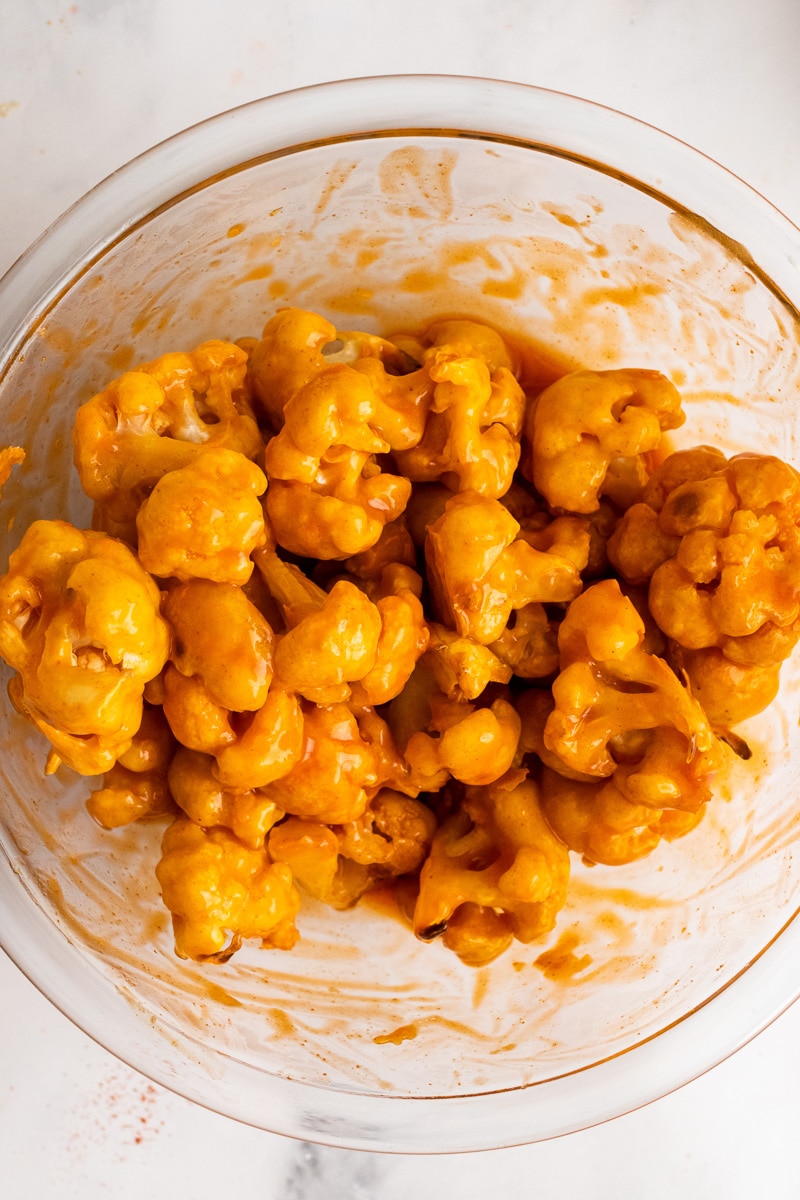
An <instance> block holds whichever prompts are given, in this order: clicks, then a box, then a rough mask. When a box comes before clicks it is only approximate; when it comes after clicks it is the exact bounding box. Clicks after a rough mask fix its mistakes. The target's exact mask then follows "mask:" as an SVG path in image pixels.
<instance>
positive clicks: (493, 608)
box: [425, 493, 589, 646]
mask: <svg viewBox="0 0 800 1200" xmlns="http://www.w3.org/2000/svg"><path fill="white" fill-rule="evenodd" d="M564 520H565V519H564V518H562V519H561V524H559V525H558V527H557V528H556V529H554V530H552V531H548V530H544V531H542V533H540V534H537V535H531V534H523V535H521V536H518V534H519V533H520V527H519V525H518V523H517V522H516V521H515V520H514V518H513V517H512V516H511V514H510V513H509V512H508V510H507V509H506V508H505V507H504V506H503V505H502V504H501V503H500V502H499V501H498V500H487V499H486V498H484V497H482V496H477V495H475V494H474V493H462V494H461V495H458V496H454V497H453V498H452V499H451V500H449V501H448V503H447V505H446V507H445V511H444V513H443V515H442V516H441V517H439V519H438V520H437V521H435V522H434V524H433V525H431V527H430V528H429V530H428V536H427V539H426V542H425V558H426V561H427V564H428V577H429V583H430V586H431V592H432V595H433V601H434V605H435V608H436V611H437V615H438V616H439V618H440V620H442V622H443V623H444V624H446V625H449V626H450V627H451V628H454V629H456V630H457V632H458V633H460V634H462V635H463V636H469V637H472V638H474V639H475V641H477V642H480V643H481V645H485V646H486V645H492V643H494V642H496V641H497V640H498V638H499V637H500V636H501V634H502V633H503V631H504V629H505V628H506V626H507V624H508V619H509V617H510V615H511V613H512V611H514V610H515V609H521V608H524V607H525V606H526V605H528V604H532V603H559V602H566V601H569V600H572V599H574V597H575V596H577V594H578V593H579V591H580V590H581V576H580V571H581V567H582V566H584V565H585V564H586V559H587V556H588V551H589V536H588V533H586V532H585V531H584V530H575V529H573V528H572V526H571V524H569V519H568V518H567V519H566V520H567V522H568V524H567V527H566V528H565V527H564ZM552 524H553V525H556V524H557V523H556V522H553V523H552ZM534 541H538V542H539V545H540V546H543V547H544V548H543V549H539V548H537V547H536V546H535V545H534V544H532V542H534Z"/></svg>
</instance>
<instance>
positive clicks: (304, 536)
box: [251, 309, 431, 559]
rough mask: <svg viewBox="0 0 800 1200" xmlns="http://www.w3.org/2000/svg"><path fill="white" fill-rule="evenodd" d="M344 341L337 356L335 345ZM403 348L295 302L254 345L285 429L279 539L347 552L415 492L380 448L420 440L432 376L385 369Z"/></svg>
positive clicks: (261, 380)
mask: <svg viewBox="0 0 800 1200" xmlns="http://www.w3.org/2000/svg"><path fill="white" fill-rule="evenodd" d="M327 346H330V347H337V350H336V352H335V353H332V354H331V355H330V356H329V357H326V355H325V354H324V353H323V350H324V349H325V348H326V347H327ZM400 357H401V356H400V352H399V351H397V350H396V349H395V348H394V347H392V346H391V344H390V343H385V342H383V341H382V340H381V339H378V338H370V337H368V336H366V335H363V336H358V335H352V334H347V333H345V334H342V335H338V334H337V331H336V329H335V328H334V327H333V326H332V325H331V324H330V323H329V322H327V321H324V320H323V319H322V318H320V317H316V316H315V315H314V314H310V313H306V312H303V311H302V310H300V309H288V310H286V311H284V312H282V313H279V314H278V315H277V316H276V317H274V318H273V320H272V321H270V322H269V323H268V324H267V326H266V328H265V329H264V333H263V335H262V339H261V342H260V343H259V344H258V345H257V346H256V348H255V349H254V351H253V356H252V363H251V378H252V380H253V386H254V389H255V392H256V395H257V396H258V397H259V399H260V401H261V403H262V404H263V406H264V408H265V409H266V410H267V412H268V413H269V414H270V417H271V419H272V421H273V423H274V424H275V426H276V427H277V428H278V432H277V433H276V435H275V436H274V437H273V438H272V439H271V440H270V441H269V443H268V445H267V450H266V457H265V464H266V469H267V473H268V475H269V477H270V480H271V481H272V486H271V488H270V491H269V494H268V497H267V511H268V513H269V517H270V521H271V523H272V526H273V528H274V531H275V536H276V538H277V540H278V542H279V544H280V545H282V546H283V547H284V548H285V549H287V550H291V551H293V552H295V553H298V554H304V555H313V556H314V557H315V558H334V559H335V558H347V557H348V556H350V555H353V554H357V553H359V551H362V550H366V549H368V548H369V547H370V546H372V545H374V543H375V542H376V541H377V540H378V538H379V536H380V533H381V530H382V528H383V526H384V525H385V524H386V522H387V521H392V520H394V519H395V518H396V517H397V516H399V514H400V513H401V512H402V511H403V509H404V508H405V506H406V503H407V501H408V497H409V494H410V491H411V488H410V485H409V482H408V480H407V479H404V478H403V477H401V476H397V475H393V474H391V473H389V472H386V471H383V470H382V469H381V467H380V466H379V465H378V462H377V459H376V455H381V454H387V453H388V452H389V451H392V450H399V449H404V448H406V447H407V446H410V445H415V444H416V442H417V441H418V440H419V438H420V437H421V435H422V423H423V420H424V410H425V407H426V401H427V397H428V393H429V391H430V387H431V385H430V381H429V380H428V379H427V377H426V376H425V375H424V373H421V372H419V371H417V372H415V373H414V374H411V375H406V377H405V378H404V377H402V376H399V375H390V374H388V373H387V369H386V366H385V365H384V362H383V358H387V359H388V360H389V361H390V362H391V363H393V365H394V366H395V368H397V366H398V364H399V361H400Z"/></svg>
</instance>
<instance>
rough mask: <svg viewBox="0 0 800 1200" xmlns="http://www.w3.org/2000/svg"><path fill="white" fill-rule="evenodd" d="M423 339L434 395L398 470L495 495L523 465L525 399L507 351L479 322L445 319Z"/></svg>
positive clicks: (415, 478)
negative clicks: (418, 436)
mask: <svg viewBox="0 0 800 1200" xmlns="http://www.w3.org/2000/svg"><path fill="white" fill-rule="evenodd" d="M424 341H425V342H426V343H427V344H428V348H427V349H426V350H425V351H424V352H423V355H422V361H423V365H424V367H425V369H426V370H427V372H428V374H429V376H430V378H431V380H432V381H433V383H434V385H435V386H434V389H433V400H432V403H431V408H430V415H429V416H428V420H427V423H426V425H425V433H424V436H423V437H422V440H421V441H420V442H419V444H418V445H417V446H415V447H413V448H411V449H409V450H404V451H402V452H399V453H398V454H397V455H396V458H397V463H398V465H399V467H400V470H401V471H402V472H403V474H404V475H405V476H406V478H407V479H410V480H412V481H413V482H424V481H434V480H441V481H442V482H443V483H444V484H445V485H446V486H447V487H448V488H449V489H450V490H451V491H453V492H467V491H468V492H477V493H478V494H479V495H482V496H486V497H489V498H491V499H496V498H497V497H498V496H502V495H503V494H504V493H505V492H507V491H508V489H509V487H510V486H511V481H512V479H513V476H514V471H515V470H516V467H517V463H518V462H519V456H520V442H519V435H520V431H521V429H522V422H523V418H524V414H525V406H526V403H527V401H526V397H525V393H524V392H523V390H522V388H521V387H520V385H519V384H518V383H517V380H516V378H515V375H514V363H513V361H512V359H511V356H510V354H509V351H508V348H507V346H506V345H505V343H504V341H503V339H502V338H501V337H500V335H499V334H498V333H495V331H494V330H493V329H489V328H488V326H486V325H480V324H478V323H477V322H475V321H442V322H439V323H437V324H435V325H434V326H432V327H431V329H430V330H428V332H427V334H426V335H425V339H424Z"/></svg>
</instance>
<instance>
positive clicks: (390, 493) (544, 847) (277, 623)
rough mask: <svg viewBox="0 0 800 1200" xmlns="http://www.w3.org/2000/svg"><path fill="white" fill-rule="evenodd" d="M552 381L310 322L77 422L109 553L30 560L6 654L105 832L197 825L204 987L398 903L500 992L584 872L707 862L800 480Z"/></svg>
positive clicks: (57, 536)
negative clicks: (151, 824) (347, 912)
mask: <svg viewBox="0 0 800 1200" xmlns="http://www.w3.org/2000/svg"><path fill="white" fill-rule="evenodd" d="M520 377H521V362H520V359H519V357H518V354H517V352H516V350H515V348H514V346H513V344H512V343H510V342H506V340H504V339H503V338H502V337H501V336H500V335H499V334H498V333H497V332H495V331H494V330H493V329H490V328H488V327H487V326H485V325H482V324H479V323H477V322H474V321H468V320H442V321H438V322H436V323H435V324H433V325H432V326H431V327H430V328H429V329H427V330H426V331H425V333H424V334H423V335H422V336H421V337H418V338H411V337H402V338H400V337H398V338H395V339H394V340H393V341H391V342H390V341H387V340H385V339H382V338H379V337H376V336H374V335H371V334H366V333H359V332H354V333H350V332H339V331H337V330H336V329H335V328H334V327H333V325H331V324H330V322H328V321H327V320H325V319H324V318H323V317H321V316H318V315H316V314H314V313H310V312H304V311H301V310H298V309H286V310H283V311H281V312H279V313H278V314H277V315H276V316H274V317H273V318H272V319H271V320H270V321H269V322H268V324H267V325H266V328H265V329H264V332H263V334H262V337H261V338H260V340H256V339H242V341H241V342H239V343H237V344H234V343H230V342H224V341H211V342H206V343H205V344H204V345H202V346H200V347H199V348H198V349H197V350H195V351H194V352H193V353H173V354H167V355H164V356H163V357H162V358H159V359H158V360H157V361H155V362H151V363H146V364H144V365H143V366H140V367H138V368H137V369H136V370H133V371H130V372H128V373H126V374H125V375H123V376H122V377H121V378H120V379H118V380H116V381H114V382H113V383H111V384H110V385H109V386H108V387H107V388H106V389H105V390H104V391H103V392H101V393H100V394H99V395H97V396H95V397H94V398H93V399H91V400H90V401H89V402H88V403H86V404H84V405H83V406H82V407H81V408H80V409H79V410H78V412H77V414H76V418H75V426H74V450H75V464H76V467H77V470H78V473H79V475H80V480H81V484H82V486H83V489H84V491H85V492H86V494H87V495H88V496H89V497H90V499H91V500H92V501H93V502H94V519H93V528H92V529H91V530H78V529H75V528H73V527H72V526H71V525H69V524H67V523H65V522H63V521H57V520H52V521H51V520H40V521H36V522H35V523H34V524H33V525H32V526H31V527H30V528H29V529H28V531H27V532H26V533H25V535H24V537H23V538H22V541H21V542H20V544H19V546H18V548H17V549H16V550H15V551H14V552H13V553H12V555H11V557H10V561H9V567H8V572H7V574H6V575H5V576H4V577H3V578H2V580H0V654H2V657H3V658H4V659H5V660H6V662H7V663H8V664H9V665H10V666H11V667H12V668H13V670H14V672H15V674H14V676H13V678H12V681H11V683H10V686H9V691H10V695H11V699H12V701H13V703H14V705H15V707H16V708H17V710H18V711H19V712H20V713H22V714H24V715H25V716H26V717H27V718H28V719H29V720H30V721H32V722H33V723H34V725H36V727H37V728H38V729H39V730H40V731H41V732H42V733H43V734H44V735H45V737H46V738H47V739H49V742H50V744H51V751H50V755H49V759H48V763H47V770H48V771H51V772H52V771H55V770H56V769H57V768H58V767H59V765H60V764H62V763H63V764H65V765H66V766H67V767H69V768H72V770H74V771H77V772H79V773H80V774H82V775H88V776H95V775H102V776H104V779H103V781H102V786H100V787H99V788H98V789H97V790H96V791H94V792H93V794H92V795H91V797H90V799H89V801H88V809H89V812H90V813H91V814H92V816H93V817H94V818H95V819H96V820H97V821H98V822H99V823H100V824H101V825H103V826H104V827H105V828H107V829H113V828H116V827H119V826H122V825H127V824H129V823H131V822H134V821H139V820H145V819H147V820H155V819H159V820H162V821H164V822H165V824H166V829H165V833H164V837H163V843H162V852H161V859H160V861H159V863H158V865H157V867H156V874H157V877H158V881H159V884H160V887H161V891H162V895H163V899H164V903H165V904H166V906H167V908H168V909H169V910H170V912H171V914H172V920H173V926H174V932H175V945H176V950H177V953H178V954H179V955H181V956H184V957H188V958H191V959H194V960H196V961H209V960H210V961H225V960H226V959H228V958H229V957H230V956H231V955H232V954H233V953H234V952H235V950H236V949H237V948H238V947H239V946H240V945H241V943H242V941H243V940H245V939H251V938H255V939H259V940H260V942H261V944H262V945H263V946H265V947H268V946H274V947H280V948H283V949H288V948H290V947H291V946H292V945H293V944H294V942H295V940H296V938H297V936H298V934H297V928H296V923H295V919H296V917H297V915H298V912H299V910H300V906H301V892H304V893H306V894H308V895H310V896H312V897H314V898H316V899H317V900H320V901H323V902H324V903H326V904H329V905H331V906H333V907H334V908H336V909H345V908H348V907H350V906H351V905H353V904H355V903H356V902H357V901H358V899H359V898H360V897H361V896H362V895H363V894H364V893H365V892H366V891H367V890H369V889H370V888H374V887H376V886H379V885H380V886H384V887H385V886H387V885H389V886H392V887H393V888H394V889H395V892H396V896H397V899H398V905H399V908H400V909H401V910H402V912H403V913H404V914H405V916H406V917H407V918H408V920H409V921H410V923H411V924H412V926H413V929H414V931H415V933H416V935H417V936H418V937H419V938H421V939H423V940H426V941H430V940H432V939H434V938H441V940H442V941H443V942H444V944H445V945H446V946H448V947H449V948H450V949H451V950H452V951H454V952H455V953H456V954H457V955H459V956H460V957H461V959H462V960H463V961H465V962H466V963H469V964H472V965H480V964H483V963H486V962H489V961H491V960H492V959H493V958H495V957H496V956H497V955H498V954H500V953H501V952H502V951H503V950H505V949H506V948H507V947H508V946H509V944H510V943H511V941H512V940H513V939H515V938H516V939H518V940H519V941H522V942H530V941H533V940H534V939H537V938H540V937H541V936H542V935H543V934H546V933H547V932H549V931H550V930H551V929H552V928H553V926H554V924H555V922H556V919H557V914H558V912H559V909H560V908H561V907H562V906H563V905H564V902H565V899H566V896H567V888H568V882H569V866H570V852H575V853H577V854H579V855H580V856H582V857H583V859H584V860H585V861H587V862H590V863H606V864H612V865H616V864H623V863H627V862H630V861H632V860H634V859H637V858H640V857H642V856H643V855H646V854H648V853H649V852H650V851H652V850H653V849H654V847H655V846H656V845H657V844H658V843H659V842H660V841H661V839H669V840H671V839H674V838H677V837H679V836H681V835H683V834H685V833H687V832H688V831H689V830H690V829H692V828H693V827H694V826H695V825H696V824H697V822H698V821H699V820H700V818H701V816H702V813H703V810H704V807H705V805H706V803H707V802H708V800H709V799H710V798H711V797H712V794H713V790H714V783H715V779H717V778H718V776H719V775H720V772H722V771H724V769H725V764H726V756H728V755H730V754H731V752H732V751H731V749H730V746H734V747H737V748H738V749H739V750H740V752H746V750H743V747H744V743H742V741H741V739H740V738H738V737H737V736H735V735H733V734H731V732H730V731H731V727H732V726H735V725H737V724H738V723H739V722H741V721H743V720H745V719H746V718H748V717H750V716H753V715H754V714H756V713H758V712H760V711H761V710H762V709H764V708H765V707H766V706H767V705H768V704H769V703H770V702H771V701H772V699H773V698H774V696H775V694H776V692H777V689H778V684H779V671H780V666H781V663H782V662H783V661H784V660H785V659H786V658H787V656H788V655H789V654H790V653H791V650H792V648H793V647H794V644H795V642H796V641H797V639H798V636H800V476H798V474H797V472H796V471H795V470H794V469H793V468H792V467H790V466H788V465H787V464H785V463H783V462H781V461H779V460H778V459H776V458H771V457H767V456H759V455H738V456H736V457H734V458H731V459H727V458H726V457H725V456H724V455H723V454H722V453H721V452H720V451H719V450H716V449H714V448H711V447H708V446H701V447H697V448H695V449H688V450H680V451H677V452H675V453H669V447H668V445H667V442H666V439H665V438H664V434H665V433H668V432H669V431H670V430H672V429H675V428H677V427H678V426H679V425H680V424H681V423H682V422H683V419H684V418H683V414H682V411H681V402H680V396H679V394H678V392H677V391H676V389H675V388H674V387H673V385H672V384H671V383H670V382H669V380H668V379H667V378H666V377H664V376H663V375H661V374H659V373H658V372H655V371H644V370H616V371H606V372H592V371H578V372H574V373H571V374H567V375H564V376H563V377H561V378H559V379H557V380H556V382H554V383H552V384H551V385H550V386H549V387H547V388H545V390H544V391H542V392H541V393H540V394H534V393H532V392H530V390H529V391H528V392H526V390H525V389H524V388H523V386H522V384H521V383H520ZM20 457H21V452H20V451H18V450H16V449H14V448H10V449H8V450H7V451H5V457H4V459H3V462H2V463H0V466H3V465H5V468H6V473H7V471H8V470H10V469H11V467H12V466H13V465H14V464H15V463H16V462H18V461H19V459H20Z"/></svg>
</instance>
